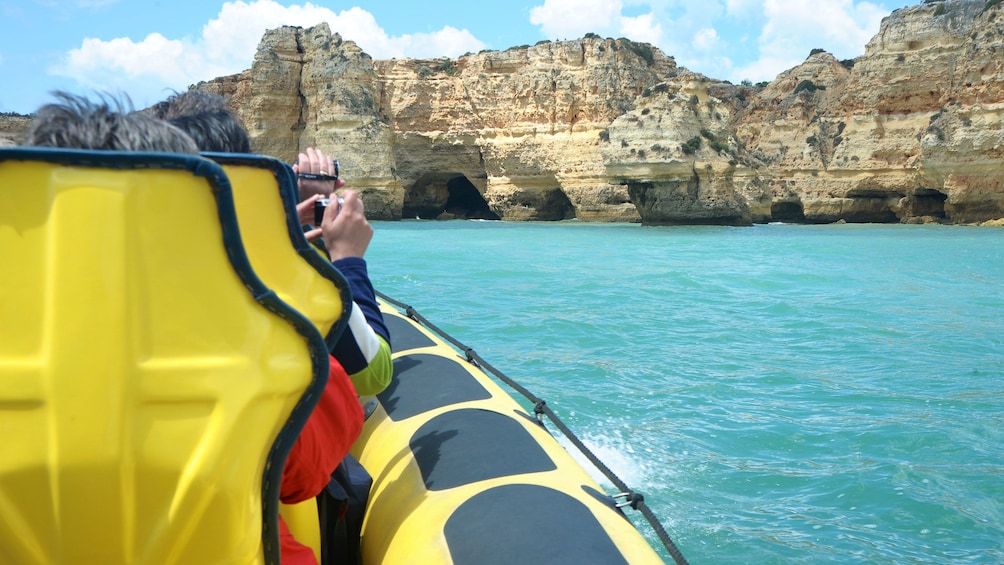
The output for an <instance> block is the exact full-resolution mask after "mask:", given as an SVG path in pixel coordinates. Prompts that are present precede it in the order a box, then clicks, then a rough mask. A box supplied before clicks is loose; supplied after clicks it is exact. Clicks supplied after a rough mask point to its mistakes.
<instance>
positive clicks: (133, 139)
mask: <svg viewBox="0 0 1004 565" xmlns="http://www.w3.org/2000/svg"><path fill="white" fill-rule="evenodd" d="M53 95H54V96H55V97H56V98H57V99H58V100H59V101H58V102H54V103H51V104H46V105H44V106H42V107H41V108H39V109H38V111H36V112H35V117H34V119H32V122H31V126H30V127H29V128H28V131H27V132H26V134H25V140H24V144H25V145H30V146H34V147H65V148H72V149H101V150H107V151H112V150H118V151H159V152H166V153H196V154H197V153H198V152H199V148H198V146H197V145H196V143H195V141H194V140H193V139H192V138H191V137H189V136H188V135H187V134H186V133H185V132H184V131H182V130H181V129H179V128H177V127H175V126H173V125H171V124H169V123H168V122H165V121H164V120H160V119H157V118H156V117H153V116H150V115H148V114H145V113H143V112H137V111H134V110H133V109H132V105H131V103H130V102H129V101H128V99H126V101H125V102H124V103H123V102H122V101H119V100H116V99H114V98H112V97H111V96H109V95H101V101H100V102H93V101H91V100H88V99H87V98H85V97H83V96H77V95H74V94H70V93H68V92H63V91H57V92H54V93H53Z"/></svg>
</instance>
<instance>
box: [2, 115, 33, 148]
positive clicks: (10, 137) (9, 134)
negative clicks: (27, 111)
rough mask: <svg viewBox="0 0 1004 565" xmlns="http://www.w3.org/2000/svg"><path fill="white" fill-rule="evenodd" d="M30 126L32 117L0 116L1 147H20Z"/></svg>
mask: <svg viewBox="0 0 1004 565" xmlns="http://www.w3.org/2000/svg"><path fill="white" fill-rule="evenodd" d="M30 125H31V117H30V116H21V115H18V114H0V147H11V146H14V145H20V144H21V143H22V142H24V134H25V132H27V131H28V126H30Z"/></svg>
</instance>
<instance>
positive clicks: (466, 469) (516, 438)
mask: <svg viewBox="0 0 1004 565" xmlns="http://www.w3.org/2000/svg"><path fill="white" fill-rule="evenodd" d="M409 445H410V446H411V451H412V454H414V456H415V461H416V462H417V463H418V468H419V469H420V470H421V471H422V479H423V480H424V481H425V488H427V489H429V490H432V491H437V490H445V489H449V488H454V487H459V486H463V485H468V484H471V483H475V482H477V481H483V480H486V479H495V478H498V477H506V476H509V475H519V474H523V473H537V472H543V471H553V470H554V469H557V466H556V465H555V464H554V461H551V458H550V457H549V456H548V455H547V453H546V452H545V451H544V450H543V448H541V447H540V444H538V443H537V440H535V439H534V438H533V436H532V435H530V432H528V431H526V428H524V427H523V426H522V425H520V423H519V422H518V421H516V420H514V419H513V418H512V417H510V416H506V415H504V414H499V413H498V412H492V411H490V410H481V409H478V408H462V409H460V410H453V411H450V412H445V413H443V414H440V415H439V416H436V417H435V418H432V419H431V420H429V421H428V422H426V423H425V424H423V425H422V427H420V428H418V430H416V431H415V435H413V436H412V437H411V441H410V442H409Z"/></svg>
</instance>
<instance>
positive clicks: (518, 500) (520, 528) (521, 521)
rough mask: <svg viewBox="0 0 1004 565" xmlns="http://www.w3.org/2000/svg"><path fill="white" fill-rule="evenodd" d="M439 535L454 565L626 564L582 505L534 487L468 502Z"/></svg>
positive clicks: (506, 489) (496, 491) (492, 492)
mask: <svg viewBox="0 0 1004 565" xmlns="http://www.w3.org/2000/svg"><path fill="white" fill-rule="evenodd" d="M444 533H445V535H446V544H447V546H448V547H449V548H450V556H451V557H452V558H453V563H454V564H456V565H510V564H512V563H547V564H548V565H582V564H586V563H603V564H609V565H613V564H619V563H627V561H626V560H625V559H624V556H623V555H621V552H620V551H619V550H618V549H617V546H616V545H614V542H613V540H611V539H610V536H609V535H607V533H606V531H605V530H604V529H603V526H601V525H600V523H599V522H598V521H597V520H596V518H595V517H594V516H593V515H592V513H591V512H590V511H589V509H588V508H587V507H586V506H585V505H584V504H582V503H581V502H579V501H578V500H576V499H574V498H572V497H571V496H569V495H567V494H565V493H563V492H559V491H556V490H554V489H551V488H548V487H543V486H538V485H502V486H498V487H495V488H492V489H489V490H486V491H484V492H481V493H478V494H476V495H474V496H472V497H471V498H470V499H469V500H467V501H466V502H464V503H463V504H461V505H460V507H459V508H457V510H456V511H455V512H454V513H453V515H452V516H450V517H449V519H448V520H447V521H446V527H445V528H444Z"/></svg>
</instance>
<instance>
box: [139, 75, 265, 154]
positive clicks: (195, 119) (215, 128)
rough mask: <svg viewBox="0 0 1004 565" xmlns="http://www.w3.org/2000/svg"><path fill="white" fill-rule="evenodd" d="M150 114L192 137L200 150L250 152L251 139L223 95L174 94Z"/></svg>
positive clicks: (153, 108)
mask: <svg viewBox="0 0 1004 565" xmlns="http://www.w3.org/2000/svg"><path fill="white" fill-rule="evenodd" d="M148 111H149V112H150V113H152V114H153V115H155V116H157V117H159V118H162V119H165V120H167V121H169V122H170V123H171V124H173V125H175V126H177V127H178V128H180V129H181V130H182V131H184V132H185V133H187V134H188V135H190V136H191V137H192V139H194V140H195V143H196V144H197V145H198V146H199V150H201V151H218V152H223V153H250V152H251V136H250V135H248V132H247V130H246V129H244V126H243V125H242V124H241V122H240V120H239V119H238V118H237V116H236V114H234V113H233V111H231V110H230V108H229V107H228V106H227V100H226V98H224V97H222V96H218V95H216V94H210V93H208V92H202V91H200V90H190V91H188V92H182V93H175V94H172V95H171V96H170V97H168V99H167V100H165V101H163V102H158V103H157V104H155V105H153V106H152V107H151V108H150V109H149V110H148Z"/></svg>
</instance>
